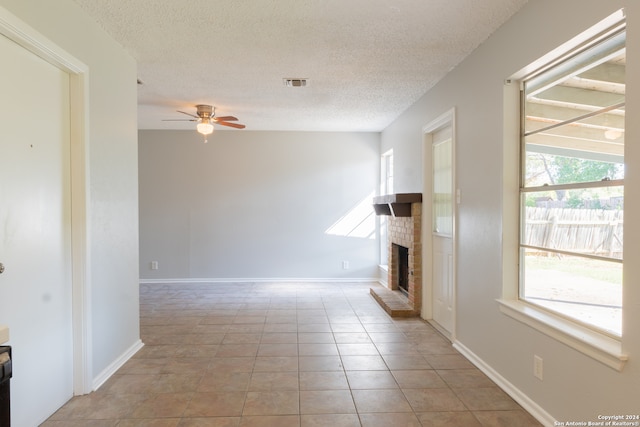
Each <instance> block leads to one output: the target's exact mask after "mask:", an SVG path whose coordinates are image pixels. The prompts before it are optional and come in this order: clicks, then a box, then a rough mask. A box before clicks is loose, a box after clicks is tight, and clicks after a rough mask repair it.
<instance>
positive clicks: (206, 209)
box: [139, 130, 380, 281]
mask: <svg viewBox="0 0 640 427" xmlns="http://www.w3.org/2000/svg"><path fill="white" fill-rule="evenodd" d="M379 144H380V140H379V134H378V133H337V132H260V131H249V130H243V131H216V132H215V133H214V134H213V135H212V136H210V137H209V142H208V143H206V144H205V143H204V142H203V138H202V135H200V134H198V133H197V132H195V130H193V131H159V130H158V131H152V130H142V131H140V144H139V146H140V153H139V157H140V254H141V256H140V272H141V277H142V279H143V280H172V279H176V280H187V281H190V280H238V279H240V280H242V279H249V280H257V279H261V280H262V279H265V280H270V279H279V278H282V279H314V280H318V279H331V280H359V279H368V280H370V279H372V278H374V277H376V274H377V263H378V254H379V249H378V244H377V241H376V240H374V238H375V226H376V218H375V216H374V215H373V209H372V208H371V200H370V197H371V196H372V195H373V193H374V192H375V191H376V189H377V186H378V175H379V172H378V171H379V168H380V157H379ZM359 205H360V207H361V210H358V209H357V207H358V206H359ZM362 208H364V209H362ZM333 225H336V227H334V228H333V229H332V228H331V227H332V226H333ZM356 226H358V227H357V228H355V227H356ZM354 228H355V229H354ZM363 233H366V235H364V237H363ZM152 261H157V262H158V270H151V268H150V263H151V262H152ZM343 261H347V262H348V263H349V268H348V269H344V268H343Z"/></svg>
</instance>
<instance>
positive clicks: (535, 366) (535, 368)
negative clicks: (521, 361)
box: [533, 355, 542, 381]
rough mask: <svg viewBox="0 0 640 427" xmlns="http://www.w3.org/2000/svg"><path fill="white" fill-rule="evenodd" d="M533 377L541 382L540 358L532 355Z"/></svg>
mask: <svg viewBox="0 0 640 427" xmlns="http://www.w3.org/2000/svg"><path fill="white" fill-rule="evenodd" d="M533 376H534V377H536V378H537V379H539V380H540V381H542V357H540V356H538V355H533Z"/></svg>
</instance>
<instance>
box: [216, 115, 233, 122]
mask: <svg viewBox="0 0 640 427" xmlns="http://www.w3.org/2000/svg"><path fill="white" fill-rule="evenodd" d="M213 121H215V122H220V121H222V122H237V121H238V118H237V117H233V116H222V117H213Z"/></svg>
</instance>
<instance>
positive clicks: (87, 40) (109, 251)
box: [0, 0, 139, 378]
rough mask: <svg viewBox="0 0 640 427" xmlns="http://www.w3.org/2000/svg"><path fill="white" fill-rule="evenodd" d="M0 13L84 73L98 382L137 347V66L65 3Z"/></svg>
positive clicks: (31, 1)
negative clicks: (28, 29) (36, 33)
mask: <svg viewBox="0 0 640 427" xmlns="http://www.w3.org/2000/svg"><path fill="white" fill-rule="evenodd" d="M0 5H1V6H2V7H4V8H6V9H7V10H8V11H9V12H11V13H12V14H14V15H16V16H17V17H18V18H19V19H21V20H22V21H24V22H25V23H26V24H28V25H30V26H31V27H33V28H35V29H36V30H37V31H39V32H40V33H41V34H43V35H44V36H45V37H46V38H48V39H49V40H50V41H51V42H53V43H55V44H57V45H58V46H60V47H61V48H62V49H64V50H65V51H67V52H69V54H70V55H72V56H74V57H75V58H77V59H78V60H79V61H82V62H83V63H84V64H86V65H87V66H88V67H89V94H88V98H89V103H90V105H89V118H88V127H89V141H88V149H89V155H90V158H89V164H88V169H89V185H90V190H89V192H90V206H89V211H90V218H89V235H90V242H91V243H90V257H91V258H90V264H89V265H88V268H89V269H90V271H91V277H90V284H89V288H90V292H91V296H92V303H91V306H90V307H89V311H90V314H91V317H90V319H89V321H90V324H91V336H92V346H91V350H90V352H91V354H92V361H91V364H92V367H93V377H94V378H98V377H99V376H100V375H101V374H103V373H104V371H105V370H108V369H109V367H110V365H111V364H112V363H114V362H116V361H117V360H118V359H119V358H120V357H121V356H122V355H123V354H125V353H126V352H127V351H129V350H130V349H131V348H133V347H135V346H136V343H139V304H138V188H137V180H138V175H137V145H136V142H137V120H136V117H137V87H136V64H135V61H134V60H133V58H132V57H131V56H130V55H129V54H127V53H126V52H125V51H124V49H123V48H122V47H121V46H120V45H118V44H117V43H115V42H114V41H113V40H112V39H111V38H110V37H109V36H107V34H106V33H105V32H104V31H102V29H100V27H98V25H97V24H96V23H95V22H94V21H92V20H91V19H89V18H88V17H87V16H86V15H85V14H84V13H83V12H82V11H81V10H80V8H79V7H78V6H77V5H76V4H75V3H73V2H72V1H70V0H56V1H37V0H0ZM39 113H42V114H46V111H43V112H39Z"/></svg>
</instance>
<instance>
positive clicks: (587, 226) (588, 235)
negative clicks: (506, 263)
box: [523, 207, 624, 258]
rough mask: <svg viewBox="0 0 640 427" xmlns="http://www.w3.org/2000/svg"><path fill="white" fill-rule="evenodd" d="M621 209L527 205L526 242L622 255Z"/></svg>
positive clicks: (620, 256) (564, 248)
mask: <svg viewBox="0 0 640 427" xmlns="http://www.w3.org/2000/svg"><path fill="white" fill-rule="evenodd" d="M623 215H624V213H623V211H622V210H602V209H567V208H541V207H527V211H526V228H525V236H524V242H523V243H525V244H527V245H531V246H538V247H545V248H553V249H559V250H566V251H572V252H580V253H587V254H592V255H602V256H608V257H614V258H622V230H623Z"/></svg>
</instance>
